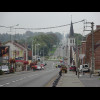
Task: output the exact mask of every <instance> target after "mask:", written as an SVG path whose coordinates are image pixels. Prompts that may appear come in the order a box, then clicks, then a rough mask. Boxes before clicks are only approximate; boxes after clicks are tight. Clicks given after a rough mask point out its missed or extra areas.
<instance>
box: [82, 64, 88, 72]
mask: <svg viewBox="0 0 100 100" xmlns="http://www.w3.org/2000/svg"><path fill="white" fill-rule="evenodd" d="M82 71H83V72H89V66H88V64H83V65H82Z"/></svg>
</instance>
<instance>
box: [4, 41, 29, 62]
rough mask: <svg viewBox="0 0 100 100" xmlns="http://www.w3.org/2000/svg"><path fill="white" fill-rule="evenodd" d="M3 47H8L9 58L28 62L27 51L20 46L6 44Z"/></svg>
mask: <svg viewBox="0 0 100 100" xmlns="http://www.w3.org/2000/svg"><path fill="white" fill-rule="evenodd" d="M5 46H9V47H10V50H9V54H10V57H9V58H13V59H15V58H16V59H22V60H28V57H27V55H28V50H27V49H26V48H25V47H23V46H22V45H20V44H18V43H16V42H7V43H5Z"/></svg>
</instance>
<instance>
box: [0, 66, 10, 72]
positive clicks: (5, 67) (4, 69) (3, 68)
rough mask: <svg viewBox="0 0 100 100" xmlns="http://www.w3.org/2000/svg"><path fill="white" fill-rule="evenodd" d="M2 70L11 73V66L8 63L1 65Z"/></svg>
mask: <svg viewBox="0 0 100 100" xmlns="http://www.w3.org/2000/svg"><path fill="white" fill-rule="evenodd" d="M0 70H2V71H3V72H4V73H9V67H8V66H7V65H2V66H0Z"/></svg>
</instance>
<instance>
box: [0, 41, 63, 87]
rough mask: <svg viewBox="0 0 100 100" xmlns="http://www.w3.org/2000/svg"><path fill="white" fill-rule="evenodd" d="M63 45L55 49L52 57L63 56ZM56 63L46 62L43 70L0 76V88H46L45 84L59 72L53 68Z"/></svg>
mask: <svg viewBox="0 0 100 100" xmlns="http://www.w3.org/2000/svg"><path fill="white" fill-rule="evenodd" d="M62 43H63V42H62ZM63 47H64V43H63V45H62V46H61V47H60V48H57V50H56V52H55V54H54V56H56V57H58V56H59V55H60V56H61V57H63V56H64V55H65V52H64V51H65V49H63ZM56 63H57V61H47V66H45V67H46V68H45V70H40V71H32V70H31V71H26V72H15V73H14V74H8V75H2V76H0V87H45V86H46V87H47V84H49V82H50V81H51V80H52V79H53V78H54V77H55V76H57V75H58V73H59V70H60V69H57V68H55V67H54V66H55V64H56Z"/></svg>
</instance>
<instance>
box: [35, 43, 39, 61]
mask: <svg viewBox="0 0 100 100" xmlns="http://www.w3.org/2000/svg"><path fill="white" fill-rule="evenodd" d="M39 45H40V44H35V61H36V60H37V53H36V49H37V48H36V46H39Z"/></svg>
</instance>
